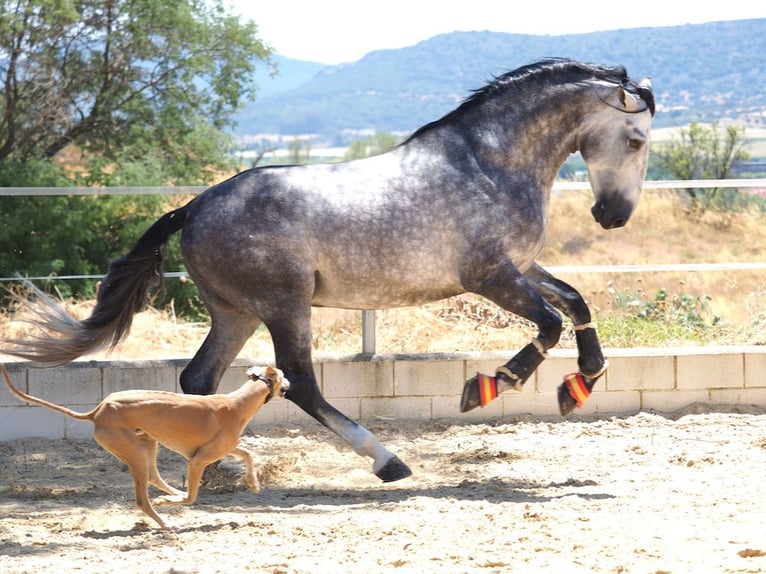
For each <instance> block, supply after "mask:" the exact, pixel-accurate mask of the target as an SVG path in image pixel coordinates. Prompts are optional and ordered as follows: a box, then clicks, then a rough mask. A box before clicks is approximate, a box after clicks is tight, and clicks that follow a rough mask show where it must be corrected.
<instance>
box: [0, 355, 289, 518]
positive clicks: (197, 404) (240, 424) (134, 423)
mask: <svg viewBox="0 0 766 574" xmlns="http://www.w3.org/2000/svg"><path fill="white" fill-rule="evenodd" d="M0 368H2V371H3V376H4V377H5V382H6V384H7V385H8V388H9V389H10V390H11V392H12V393H13V394H15V395H16V396H17V397H19V398H20V399H22V400H24V401H27V402H30V403H35V404H38V405H41V406H44V407H47V408H49V409H52V410H54V411H57V412H60V413H63V414H65V415H67V416H69V417H72V418H73V419H77V420H85V421H92V422H93V424H94V425H95V428H94V430H93V438H95V439H96V442H98V444H100V445H101V446H102V447H103V448H105V449H106V450H108V451H109V452H110V453H112V454H113V455H114V456H116V457H117V458H119V459H120V460H122V461H123V462H124V463H125V464H127V465H128V468H129V469H130V473H131V475H132V476H133V482H134V483H135V487H136V505H137V506H138V507H139V508H140V509H141V510H143V511H144V513H146V514H147V515H148V516H151V517H152V518H153V519H154V520H155V521H156V522H157V524H159V525H160V526H161V527H162V528H166V529H167V528H168V526H167V524H165V522H164V521H163V520H162V519H161V518H160V517H159V515H158V514H157V513H156V512H155V511H154V508H152V504H151V503H150V502H149V492H148V490H149V488H148V487H149V484H153V485H154V486H155V487H157V488H159V489H160V490H162V491H164V492H166V493H167V494H168V496H161V497H159V498H156V499H155V500H154V501H153V502H154V503H155V504H157V505H158V506H167V505H171V504H192V503H193V502H194V501H195V500H196V499H197V493H198V492H199V485H200V480H201V478H202V472H203V471H204V470H205V468H206V467H207V466H208V465H210V464H211V463H213V462H215V461H218V460H220V459H222V458H223V457H225V456H227V455H233V456H237V457H239V458H241V459H242V460H243V461H244V463H245V468H246V471H247V474H246V481H247V485H248V486H249V487H250V489H251V490H252V491H253V492H258V491H259V490H260V488H259V485H258V479H257V477H256V476H255V471H254V470H253V459H252V457H251V456H250V454H249V453H248V452H247V451H245V450H243V449H241V448H239V447H238V446H237V444H238V442H239V437H240V435H241V434H242V431H243V430H244V429H245V426H246V425H247V423H248V422H249V421H250V419H251V418H252V417H253V415H254V414H255V413H256V411H258V409H259V408H260V407H261V406H262V405H263V404H264V403H266V402H268V401H269V399H271V398H272V397H273V396H275V395H277V394H279V395H284V393H285V391H286V390H287V389H288V387H289V384H290V383H289V381H287V380H286V379H285V378H284V377H283V375H282V371H280V370H279V369H275V368H273V367H266V368H265V369H263V370H262V371H261V369H259V368H257V367H251V368H250V369H248V371H247V374H248V375H249V377H250V380H248V381H247V382H246V383H245V384H244V385H242V386H241V387H240V388H239V389H237V390H236V391H233V392H231V393H227V394H219V395H207V396H203V395H184V394H179V393H171V392H167V391H132V390H131V391H120V392H116V393H112V394H110V395H109V396H107V397H106V398H105V399H104V400H103V401H101V403H100V404H99V405H98V406H97V407H96V408H95V409H93V410H92V411H90V412H87V413H78V412H75V411H72V410H70V409H68V408H66V407H62V406H60V405H56V404H54V403H49V402H48V401H45V400H43V399H38V398H37V397H32V396H30V395H27V394H25V393H23V392H22V391H20V390H19V389H17V388H16V387H14V386H13V383H12V382H11V378H10V376H9V375H8V371H7V370H6V369H5V366H3V365H0ZM158 443H159V444H162V445H163V446H165V447H167V448H169V449H170V450H173V451H175V452H177V453H178V454H180V455H182V456H184V457H185V458H186V459H187V460H188V461H189V471H188V475H189V478H188V480H189V490H188V492H183V491H181V490H177V489H175V488H173V487H172V486H170V485H168V484H167V483H166V482H165V481H164V480H163V479H162V477H161V476H160V474H159V472H158V471H157V451H158Z"/></svg>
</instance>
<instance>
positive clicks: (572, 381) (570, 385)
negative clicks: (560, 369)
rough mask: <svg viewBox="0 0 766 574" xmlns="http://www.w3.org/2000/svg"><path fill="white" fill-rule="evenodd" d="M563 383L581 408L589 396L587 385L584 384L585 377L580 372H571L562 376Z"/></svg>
mask: <svg viewBox="0 0 766 574" xmlns="http://www.w3.org/2000/svg"><path fill="white" fill-rule="evenodd" d="M564 383H565V384H566V386H567V389H568V390H569V394H570V395H571V396H572V398H573V399H574V400H575V402H576V403H577V407H578V408H582V406H583V405H584V404H585V401H587V400H588V397H589V396H590V391H589V390H588V387H586V386H585V379H584V378H583V376H582V374H580V373H571V374H569V375H566V376H565V377H564Z"/></svg>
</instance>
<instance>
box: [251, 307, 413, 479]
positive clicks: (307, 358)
mask: <svg viewBox="0 0 766 574" xmlns="http://www.w3.org/2000/svg"><path fill="white" fill-rule="evenodd" d="M289 309H290V311H289V313H288V312H284V313H282V314H279V316H278V317H277V318H275V319H274V320H269V319H267V318H266V317H264V322H265V323H266V326H267V327H268V328H269V331H270V332H271V338H272V340H273V341H274V351H275V354H276V359H277V367H279V368H280V369H282V371H283V372H284V374H285V377H286V378H287V379H288V380H289V381H290V389H289V390H288V391H287V394H286V395H285V396H286V398H288V399H289V400H291V401H292V402H294V403H295V404H296V405H298V406H299V407H300V408H301V409H303V410H304V411H306V413H308V414H309V415H311V416H312V417H314V418H315V419H316V420H317V421H319V422H320V423H322V424H323V425H324V426H326V427H327V428H329V429H330V430H331V431H333V432H334V433H335V434H337V435H338V436H339V437H341V438H342V439H343V440H344V441H346V442H347V443H348V444H349V445H350V446H351V448H353V449H354V451H355V452H356V453H357V454H359V455H362V456H368V457H370V458H372V459H373V465H372V469H373V472H374V473H375V475H376V476H377V477H378V478H380V479H381V480H382V481H383V482H392V481H395V480H400V479H402V478H406V477H408V476H410V475H411V474H412V471H410V469H409V468H408V467H407V465H405V464H404V463H403V462H402V461H401V460H399V458H398V457H397V456H396V455H394V454H393V453H392V452H391V451H389V450H387V449H386V448H384V447H383V445H381V444H380V442H378V440H377V439H376V438H375V435H373V434H372V433H371V432H370V431H369V430H367V429H366V428H364V427H363V426H361V425H359V424H358V423H356V422H354V421H352V420H351V419H349V418H348V417H346V416H345V415H344V414H342V413H341V412H340V411H338V410H337V409H336V408H335V407H333V406H332V405H331V404H329V403H328V402H327V401H326V400H325V399H324V397H323V396H322V394H321V392H320V391H319V387H318V386H317V381H316V377H315V375H314V369H313V366H312V363H311V307H310V306H308V305H300V306H299V307H298V306H293V307H289Z"/></svg>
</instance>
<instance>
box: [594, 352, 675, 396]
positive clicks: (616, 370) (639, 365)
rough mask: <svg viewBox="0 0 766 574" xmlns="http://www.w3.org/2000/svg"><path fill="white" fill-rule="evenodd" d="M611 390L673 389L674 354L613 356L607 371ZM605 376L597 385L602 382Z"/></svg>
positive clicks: (608, 386) (607, 380) (608, 384)
mask: <svg viewBox="0 0 766 574" xmlns="http://www.w3.org/2000/svg"><path fill="white" fill-rule="evenodd" d="M605 378H606V388H607V389H609V390H610V391H630V390H643V389H672V388H673V387H674V385H675V359H674V357H672V356H669V355H665V356H644V355H634V356H630V357H624V356H623V357H619V356H618V357H612V358H610V359H609V368H608V369H607V371H606V377H605ZM601 381H603V378H602V379H600V380H599V382H598V383H597V385H599V384H601Z"/></svg>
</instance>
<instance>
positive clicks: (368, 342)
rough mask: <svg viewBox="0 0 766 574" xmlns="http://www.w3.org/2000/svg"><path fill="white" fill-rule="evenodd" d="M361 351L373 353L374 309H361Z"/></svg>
mask: <svg viewBox="0 0 766 574" xmlns="http://www.w3.org/2000/svg"><path fill="white" fill-rule="evenodd" d="M362 353H367V354H370V355H374V354H375V311H362Z"/></svg>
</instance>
